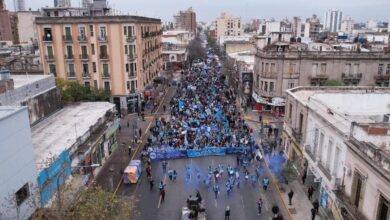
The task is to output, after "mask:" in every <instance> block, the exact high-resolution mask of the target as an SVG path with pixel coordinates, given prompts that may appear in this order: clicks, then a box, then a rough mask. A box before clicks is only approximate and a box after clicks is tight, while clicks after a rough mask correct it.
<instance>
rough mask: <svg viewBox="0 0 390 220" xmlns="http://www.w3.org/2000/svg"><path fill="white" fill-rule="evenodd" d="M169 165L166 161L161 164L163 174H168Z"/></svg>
mask: <svg viewBox="0 0 390 220" xmlns="http://www.w3.org/2000/svg"><path fill="white" fill-rule="evenodd" d="M167 165H168V162H167V161H166V160H164V161H163V162H162V163H161V166H162V169H163V173H166V172H167Z"/></svg>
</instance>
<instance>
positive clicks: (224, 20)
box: [215, 12, 243, 41]
mask: <svg viewBox="0 0 390 220" xmlns="http://www.w3.org/2000/svg"><path fill="white" fill-rule="evenodd" d="M215 23H216V25H215V30H216V34H217V39H218V41H219V39H220V38H221V37H222V36H240V35H241V34H242V33H243V31H242V26H241V18H240V17H233V15H231V14H229V13H227V12H224V13H222V14H221V16H220V17H219V18H217V20H216V22H215Z"/></svg>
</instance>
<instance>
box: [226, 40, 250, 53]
mask: <svg viewBox="0 0 390 220" xmlns="http://www.w3.org/2000/svg"><path fill="white" fill-rule="evenodd" d="M254 50H255V47H254V45H253V44H252V43H251V42H249V41H248V42H241V41H240V42H234V41H228V42H225V52H226V53H227V54H229V53H237V52H244V51H254Z"/></svg>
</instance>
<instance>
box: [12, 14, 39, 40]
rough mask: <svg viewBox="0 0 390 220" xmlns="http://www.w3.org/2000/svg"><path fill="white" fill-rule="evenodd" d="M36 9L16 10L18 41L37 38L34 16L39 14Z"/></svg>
mask: <svg viewBox="0 0 390 220" xmlns="http://www.w3.org/2000/svg"><path fill="white" fill-rule="evenodd" d="M39 13H40V12H38V11H22V12H17V16H18V30H19V41H20V43H26V42H30V41H31V39H37V31H36V27H35V22H34V21H35V17H37V16H39Z"/></svg>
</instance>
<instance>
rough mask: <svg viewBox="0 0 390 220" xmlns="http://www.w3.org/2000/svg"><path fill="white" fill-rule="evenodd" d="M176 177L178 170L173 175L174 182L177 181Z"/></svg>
mask: <svg viewBox="0 0 390 220" xmlns="http://www.w3.org/2000/svg"><path fill="white" fill-rule="evenodd" d="M176 177H177V172H176V170H173V174H172V178H173V181H176Z"/></svg>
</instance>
